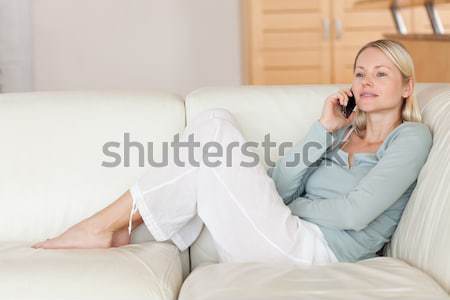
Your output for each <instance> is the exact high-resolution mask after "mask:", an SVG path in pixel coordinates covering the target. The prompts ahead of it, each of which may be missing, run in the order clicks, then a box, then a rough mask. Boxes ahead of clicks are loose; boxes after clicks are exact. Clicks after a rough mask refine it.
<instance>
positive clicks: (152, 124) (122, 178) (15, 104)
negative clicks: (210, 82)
mask: <svg viewBox="0 0 450 300" xmlns="http://www.w3.org/2000/svg"><path fill="white" fill-rule="evenodd" d="M184 127H185V110H184V101H183V99H182V98H180V97H178V96H175V95H172V94H168V93H164V92H148V93H131V92H115V93H103V92H51V93H47V92H36V93H20V94H0V136H1V137H2V146H1V147H0V168H1V169H0V170H1V172H0V242H4V241H7V242H11V241H21V242H32V241H38V240H42V239H45V238H49V237H53V236H55V235H57V234H60V233H61V232H62V231H64V230H65V229H67V228H68V226H70V225H72V224H75V223H77V222H79V221H80V220H82V219H84V218H86V217H87V216H90V215H92V214H93V213H95V212H96V211H98V210H100V209H101V208H103V207H105V206H106V205H107V204H109V203H110V202H112V201H113V200H115V199H116V198H117V197H118V196H120V195H121V194H122V193H123V192H125V191H126V190H127V189H128V188H129V187H130V186H131V184H133V183H134V182H135V180H136V179H137V178H138V177H139V176H141V175H142V174H143V173H144V172H146V170H147V169H148V168H145V167H139V162H138V159H137V158H138V154H137V151H138V150H137V148H136V147H135V148H131V150H130V157H131V159H130V167H125V166H124V159H125V158H124V156H123V150H124V141H125V133H128V134H129V137H130V141H140V142H141V143H143V144H144V145H145V144H146V143H147V142H153V143H154V148H155V154H154V158H155V160H157V161H160V158H161V145H160V144H158V143H159V142H161V141H170V140H172V138H173V135H174V134H176V133H178V132H180V131H181V130H183V128H184ZM107 142H118V143H120V147H118V148H115V147H111V148H109V150H110V151H113V152H115V153H117V154H120V156H121V157H122V162H121V163H120V164H119V166H117V167H104V166H102V162H103V161H105V162H113V161H114V159H113V158H112V157H111V156H110V155H108V156H107V155H106V154H105V153H104V152H103V146H104V144H105V143H107ZM145 148H146V150H145V151H147V149H148V147H147V146H146V147H145ZM144 156H145V157H147V155H144ZM140 229H143V226H141V228H140ZM137 232H138V233H137V234H139V233H140V234H141V236H133V240H138V241H145V240H147V239H149V238H150V237H151V236H149V235H148V234H146V233H145V230H144V231H142V230H138V231H137Z"/></svg>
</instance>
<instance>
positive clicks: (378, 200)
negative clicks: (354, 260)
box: [289, 124, 432, 231]
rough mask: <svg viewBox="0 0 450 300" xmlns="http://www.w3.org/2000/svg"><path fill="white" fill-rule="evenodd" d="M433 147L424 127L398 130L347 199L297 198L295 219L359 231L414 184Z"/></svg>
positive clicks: (292, 207) (418, 126)
mask: <svg viewBox="0 0 450 300" xmlns="http://www.w3.org/2000/svg"><path fill="white" fill-rule="evenodd" d="M431 145H432V136H431V133H430V131H429V129H428V127H426V126H425V125H423V124H417V125H416V126H406V127H404V128H402V129H401V130H399V133H398V135H396V136H395V137H394V138H393V139H392V141H391V143H390V144H389V145H388V147H387V149H386V152H385V153H384V155H383V156H382V157H381V159H380V161H379V162H378V163H377V164H376V166H374V167H373V169H372V170H370V172H369V173H368V174H367V175H366V176H365V177H364V178H363V179H362V180H361V181H360V182H359V184H358V185H357V186H356V187H355V188H353V190H352V191H351V192H349V193H348V194H347V195H344V196H341V197H338V198H333V199H316V200H310V199H307V198H303V197H298V198H297V199H295V200H294V201H293V202H292V203H291V204H290V205H289V208H290V209H291V210H292V213H293V214H294V215H297V216H299V217H301V218H304V219H305V220H308V221H311V222H313V223H316V224H319V225H322V226H326V227H330V228H337V229H344V230H357V231H359V230H362V229H364V228H365V227H366V226H367V225H368V224H369V223H371V222H372V221H373V220H375V219H376V218H377V217H378V216H379V215H381V214H382V213H383V212H384V211H385V210H386V209H388V208H389V207H390V206H391V205H392V204H394V202H395V201H397V200H398V199H399V198H400V197H401V196H402V195H403V194H404V193H405V192H406V191H407V189H408V188H409V187H410V186H411V185H412V184H414V182H415V181H416V179H417V177H418V175H419V172H420V170H421V168H422V166H423V165H424V163H425V161H426V159H427V157H428V152H429V151H430V148H431Z"/></svg>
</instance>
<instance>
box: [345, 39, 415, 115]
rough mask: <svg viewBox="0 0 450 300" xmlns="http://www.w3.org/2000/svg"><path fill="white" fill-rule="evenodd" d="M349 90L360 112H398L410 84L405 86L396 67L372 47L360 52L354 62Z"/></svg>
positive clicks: (408, 93) (410, 87) (407, 93)
mask: <svg viewBox="0 0 450 300" xmlns="http://www.w3.org/2000/svg"><path fill="white" fill-rule="evenodd" d="M411 84H412V83H411ZM410 90H411V91H410ZM352 91H353V94H354V95H355V100H356V105H357V106H358V109H359V110H361V111H364V112H367V113H373V112H388V111H400V110H401V107H402V104H403V101H404V100H403V99H402V97H408V96H409V95H410V92H412V85H410V84H406V85H404V84H403V81H402V75H401V73H400V71H399V70H398V69H397V67H396V66H395V65H394V64H393V63H392V62H391V61H390V60H389V58H387V56H386V55H385V54H384V53H383V52H382V51H381V50H379V49H377V48H373V47H371V48H367V49H365V50H364V51H363V52H361V54H360V55H359V57H358V59H357V61H356V66H355V72H354V74H353V82H352Z"/></svg>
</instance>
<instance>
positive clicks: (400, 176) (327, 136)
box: [267, 121, 432, 262]
mask: <svg viewBox="0 0 450 300" xmlns="http://www.w3.org/2000/svg"><path fill="white" fill-rule="evenodd" d="M351 129H352V127H351V125H349V126H347V127H344V128H342V129H340V130H338V131H336V132H335V133H332V134H331V133H329V132H327V131H326V130H325V128H324V127H323V126H322V124H321V123H320V122H319V121H315V122H314V123H313V124H312V126H311V128H310V130H309V132H308V133H307V135H306V136H305V137H304V139H303V140H302V141H300V142H298V143H296V144H295V145H294V147H293V148H291V149H290V150H289V152H288V153H286V154H285V155H284V156H283V157H281V158H280V159H279V160H278V161H277V162H276V164H275V166H274V167H273V168H269V169H268V170H267V174H268V175H269V176H270V177H272V179H273V181H274V183H275V186H276V188H277V190H278V193H279V194H280V196H281V197H282V198H283V201H284V203H285V204H286V205H287V206H288V207H289V208H290V209H291V210H292V213H293V214H294V215H296V216H299V217H300V218H302V219H304V220H307V221H309V222H312V223H315V224H317V225H318V226H319V228H320V229H321V230H322V232H323V234H324V236H325V239H326V240H327V242H328V245H329V247H330V248H331V249H332V250H333V251H334V253H335V255H336V257H337V259H338V260H339V261H346V262H355V261H358V260H361V259H365V258H370V257H374V256H376V252H377V251H378V250H380V249H381V248H382V247H383V245H384V244H385V243H386V242H388V241H389V240H390V238H391V236H392V234H393V233H394V230H395V228H396V227H397V224H398V222H399V220H400V217H401V215H402V212H403V209H404V208H405V206H406V203H407V202H408V199H409V198H410V196H411V193H412V191H413V189H414V187H415V184H416V179H417V177H418V175H419V172H420V170H421V168H422V166H423V164H424V163H425V161H426V159H427V157H428V152H429V151H430V148H431V145H432V136H431V133H430V130H429V129H428V127H427V126H426V125H424V124H422V123H416V122H403V123H402V124H400V125H399V126H398V127H397V128H395V129H394V130H393V131H392V132H391V133H390V134H389V135H388V136H387V137H386V139H385V140H384V142H383V144H382V145H381V146H380V147H379V149H378V151H377V152H376V153H355V154H354V155H353V159H354V160H353V164H352V167H351V168H349V166H348V157H347V153H346V152H344V151H343V150H341V149H340V147H341V145H342V143H343V139H344V137H345V135H346V134H347V133H348V131H349V130H351ZM305 149H306V150H308V155H307V156H305V153H303V152H305V151H306V150H305ZM295 158H297V161H298V162H296V163H295V164H294V166H292V165H293V164H292V163H290V164H289V162H294V161H296V159H295ZM298 158H300V159H298ZM305 158H307V159H305Z"/></svg>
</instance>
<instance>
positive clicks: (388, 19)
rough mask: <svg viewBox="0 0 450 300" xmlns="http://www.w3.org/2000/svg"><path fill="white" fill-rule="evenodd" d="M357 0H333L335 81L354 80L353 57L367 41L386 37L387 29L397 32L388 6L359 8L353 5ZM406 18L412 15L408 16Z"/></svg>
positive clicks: (333, 62)
mask: <svg viewBox="0 0 450 300" xmlns="http://www.w3.org/2000/svg"><path fill="white" fill-rule="evenodd" d="M355 2H356V0H333V1H332V4H333V7H332V10H333V15H334V18H333V20H332V21H333V26H332V28H333V30H332V34H333V39H332V47H333V56H332V65H333V68H332V73H333V78H332V81H333V82H336V83H350V82H351V81H352V78H353V61H354V58H355V56H356V54H357V52H358V50H359V49H360V48H361V47H362V46H363V45H364V44H366V43H367V42H370V41H373V40H377V39H381V38H383V34H385V33H395V32H396V28H395V25H394V22H393V20H392V16H391V14H390V11H389V10H388V9H386V8H379V9H378V8H375V9H358V8H355V7H354V6H353V5H354V3H355ZM405 19H409V16H406V17H405ZM407 25H408V24H407Z"/></svg>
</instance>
